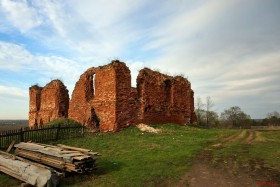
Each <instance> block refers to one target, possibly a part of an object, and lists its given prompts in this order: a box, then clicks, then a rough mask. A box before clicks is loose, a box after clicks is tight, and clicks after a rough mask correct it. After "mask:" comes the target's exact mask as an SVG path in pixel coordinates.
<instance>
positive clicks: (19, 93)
mask: <svg viewBox="0 0 280 187" xmlns="http://www.w3.org/2000/svg"><path fill="white" fill-rule="evenodd" d="M0 97H1V98H6V99H7V98H13V99H19V100H26V99H27V100H28V91H27V90H22V89H20V88H17V87H9V86H1V85H0Z"/></svg>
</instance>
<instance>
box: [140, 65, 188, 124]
mask: <svg viewBox="0 0 280 187" xmlns="http://www.w3.org/2000/svg"><path fill="white" fill-rule="evenodd" d="M137 89H138V97H139V100H140V103H139V111H138V122H144V123H178V124H182V125H183V124H189V123H191V122H193V121H192V119H191V116H192V113H193V107H192V105H191V102H193V101H192V100H191V95H190V92H191V90H190V83H189V82H188V80H187V79H185V78H183V77H179V76H178V77H171V76H167V75H164V74H161V73H159V72H156V71H152V70H150V69H148V68H144V69H143V70H141V71H140V72H139V75H138V77H137Z"/></svg>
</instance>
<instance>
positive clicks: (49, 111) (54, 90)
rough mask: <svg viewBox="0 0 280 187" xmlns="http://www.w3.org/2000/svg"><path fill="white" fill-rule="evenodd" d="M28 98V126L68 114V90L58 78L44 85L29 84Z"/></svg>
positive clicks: (41, 123)
mask: <svg viewBox="0 0 280 187" xmlns="http://www.w3.org/2000/svg"><path fill="white" fill-rule="evenodd" d="M29 98H30V100H29V126H30V127H36V126H38V125H43V124H45V123H48V122H50V121H52V120H54V119H57V118H62V117H66V116H68V108H69V95H68V90H67V88H66V87H65V85H64V84H63V83H62V82H61V81H60V80H53V81H51V82H50V83H48V84H47V85H46V86H45V87H39V86H38V85H34V86H31V87H30V88H29Z"/></svg>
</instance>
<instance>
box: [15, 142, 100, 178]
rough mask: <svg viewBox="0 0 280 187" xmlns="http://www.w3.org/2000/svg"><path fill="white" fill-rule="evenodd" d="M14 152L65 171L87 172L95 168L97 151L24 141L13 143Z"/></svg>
mask: <svg viewBox="0 0 280 187" xmlns="http://www.w3.org/2000/svg"><path fill="white" fill-rule="evenodd" d="M14 147H15V148H16V149H15V154H16V155H17V156H20V157H24V158H27V159H29V160H32V161H35V162H38V163H41V164H44V165H48V166H51V167H53V168H56V169H59V170H60V171H66V172H77V173H88V172H91V171H92V170H94V169H95V161H96V158H93V156H99V155H100V154H99V153H97V152H92V151H91V150H89V149H82V148H78V147H70V146H66V145H62V144H58V145H57V146H53V145H46V144H39V143H25V142H21V143H19V144H16V145H14Z"/></svg>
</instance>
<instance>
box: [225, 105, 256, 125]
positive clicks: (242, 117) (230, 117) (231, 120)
mask: <svg viewBox="0 0 280 187" xmlns="http://www.w3.org/2000/svg"><path fill="white" fill-rule="evenodd" d="M221 119H222V120H223V122H224V124H225V125H226V126H227V127H235V128H237V127H241V126H248V125H250V122H251V117H250V116H249V115H248V114H246V113H245V112H243V111H242V110H241V108H240V107H238V106H233V107H230V108H229V109H227V110H225V111H224V112H222V113H221Z"/></svg>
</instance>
